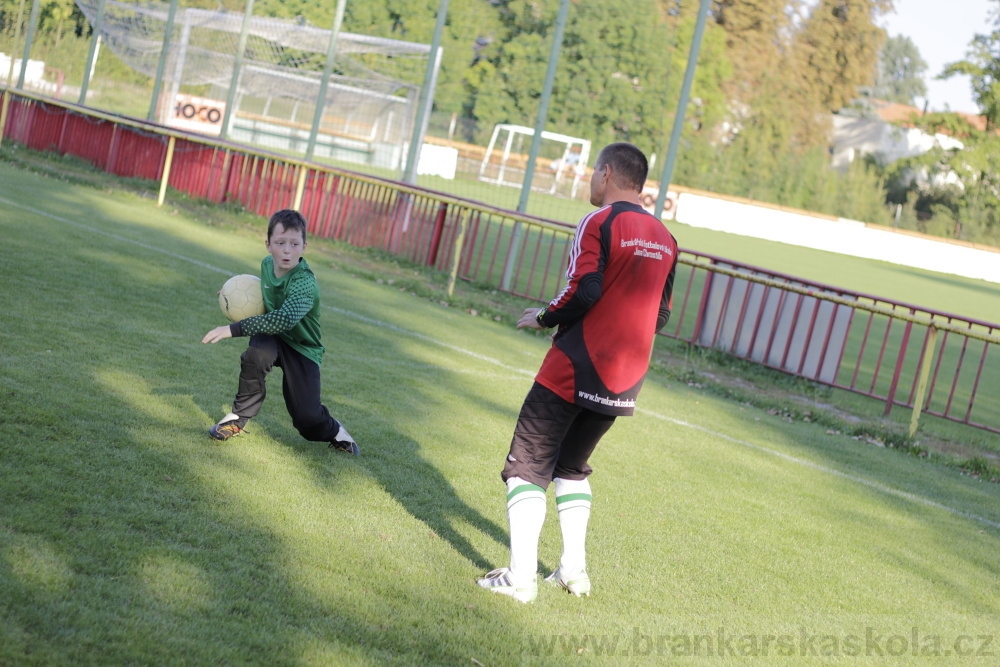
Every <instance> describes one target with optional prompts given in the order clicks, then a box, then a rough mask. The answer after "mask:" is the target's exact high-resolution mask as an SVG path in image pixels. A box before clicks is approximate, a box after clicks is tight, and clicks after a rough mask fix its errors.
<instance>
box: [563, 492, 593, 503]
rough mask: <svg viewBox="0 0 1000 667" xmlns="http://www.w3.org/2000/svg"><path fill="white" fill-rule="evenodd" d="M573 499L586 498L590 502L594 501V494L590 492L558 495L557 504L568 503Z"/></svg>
mask: <svg viewBox="0 0 1000 667" xmlns="http://www.w3.org/2000/svg"><path fill="white" fill-rule="evenodd" d="M571 500H586V501H587V502H588V503H590V502H593V501H594V496H592V495H590V494H589V493H567V494H566V495H564V496H556V504H557V505H559V504H561V503H566V502H569V501H571Z"/></svg>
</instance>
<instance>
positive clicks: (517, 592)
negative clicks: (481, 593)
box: [477, 567, 538, 603]
mask: <svg viewBox="0 0 1000 667" xmlns="http://www.w3.org/2000/svg"><path fill="white" fill-rule="evenodd" d="M477 583H478V584H479V585H480V586H482V587H483V588H485V589H487V590H490V591H493V592H494V593H500V594H501V595H509V596H510V597H512V598H514V599H515V600H517V601H519V602H525V603H527V602H534V601H535V598H537V597H538V579H537V577H532V579H531V583H529V584H527V585H526V586H515V585H514V584H513V582H512V581H511V579H510V568H509V567H501V568H499V569H496V570H493V571H492V572H489V573H488V574H487V575H486V576H485V577H483V578H482V579H480V580H479V581H478V582H477Z"/></svg>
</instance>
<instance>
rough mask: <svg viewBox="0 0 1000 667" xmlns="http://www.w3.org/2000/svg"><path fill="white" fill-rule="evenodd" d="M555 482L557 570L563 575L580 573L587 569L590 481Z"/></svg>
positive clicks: (570, 480)
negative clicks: (558, 544)
mask: <svg viewBox="0 0 1000 667" xmlns="http://www.w3.org/2000/svg"><path fill="white" fill-rule="evenodd" d="M555 483H556V508H557V509H558V510H559V528H560V529H561V530H562V539H563V552H562V558H561V559H560V560H559V569H560V570H561V571H562V572H563V574H574V573H577V572H582V571H583V570H585V569H586V568H587V548H586V543H587V522H588V521H589V520H590V503H591V501H592V500H593V495H592V494H591V492H590V482H588V481H587V480H586V479H581V480H575V479H561V478H559V477H557V478H556V479H555Z"/></svg>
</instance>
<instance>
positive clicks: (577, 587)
mask: <svg viewBox="0 0 1000 667" xmlns="http://www.w3.org/2000/svg"><path fill="white" fill-rule="evenodd" d="M545 581H547V582H549V583H550V584H556V585H558V586H562V587H563V588H565V589H566V590H567V591H569V592H570V593H572V594H573V595H575V596H577V597H580V596H581V595H586V596H590V577H588V576H587V573H586V572H585V571H584V570H581V571H580V572H579V573H577V574H574V575H572V576H569V577H567V576H563V573H562V570H561V569H559V568H556V571H555V572H553V573H552V574H550V575H549V576H547V577H545Z"/></svg>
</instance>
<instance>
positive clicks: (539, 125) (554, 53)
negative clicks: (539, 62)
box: [500, 0, 569, 290]
mask: <svg viewBox="0 0 1000 667" xmlns="http://www.w3.org/2000/svg"><path fill="white" fill-rule="evenodd" d="M568 15H569V0H560V1H559V13H558V14H556V26H555V34H554V35H553V36H552V46H551V47H550V49H549V64H548V67H547V68H546V70H545V82H544V83H543V84H542V97H541V99H540V100H539V101H538V116H537V118H535V130H534V132H533V133H532V135H531V148H530V149H529V150H528V164H527V165H525V168H524V181H523V182H522V183H521V198H520V199H519V200H518V202H517V212H518V213H527V211H528V195H530V194H531V182H532V181H533V180H534V179H535V161H536V160H537V159H538V151H539V150H540V149H541V146H542V133H543V132H544V131H545V120H546V119H547V117H548V114H549V100H550V99H551V97H552V87H553V85H554V84H555V80H556V65H558V64H559V52H560V51H561V50H562V43H563V33H564V31H565V29H566V19H567V16H568ZM509 144H510V142H509V141H508V145H509ZM523 234H524V229H523V225H522V224H521V222H520V221H518V222H515V223H514V233H513V236H512V238H511V241H510V252H509V253H507V261H506V262H505V263H504V267H503V277H502V278H501V279H500V286H501V288H503V289H504V290H510V289H511V280H512V279H513V276H514V267H515V266H517V260H518V254H519V250H518V246H519V245H520V244H521V236H522V235H523Z"/></svg>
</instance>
